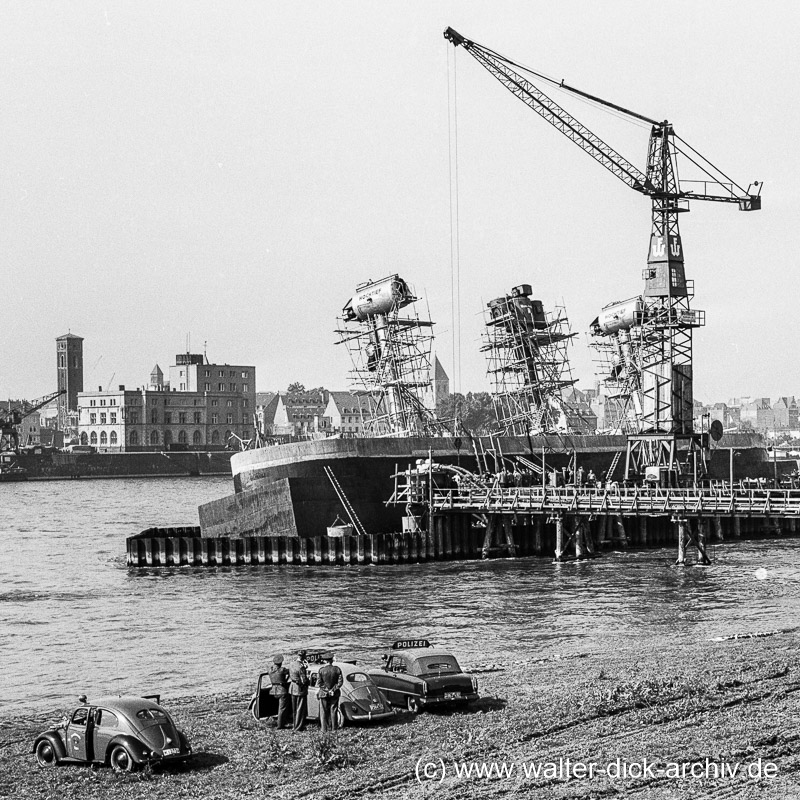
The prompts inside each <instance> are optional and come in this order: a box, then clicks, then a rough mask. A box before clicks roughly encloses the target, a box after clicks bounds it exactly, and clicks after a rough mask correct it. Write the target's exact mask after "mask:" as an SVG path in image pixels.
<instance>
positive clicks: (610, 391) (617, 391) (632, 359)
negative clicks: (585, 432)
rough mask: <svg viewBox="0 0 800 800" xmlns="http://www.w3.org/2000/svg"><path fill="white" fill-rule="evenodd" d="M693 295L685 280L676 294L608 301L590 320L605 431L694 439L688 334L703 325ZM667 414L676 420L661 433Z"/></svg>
mask: <svg viewBox="0 0 800 800" xmlns="http://www.w3.org/2000/svg"><path fill="white" fill-rule="evenodd" d="M693 296H694V285H693V281H690V280H687V281H686V282H685V294H684V295H682V296H678V297H671V298H669V297H668V298H664V297H633V298H630V299H629V300H623V301H621V302H615V303H610V304H609V305H607V306H605V307H604V308H603V309H602V311H601V312H600V314H599V316H598V317H597V318H596V319H595V320H594V321H593V322H592V326H591V328H592V331H591V333H592V341H591V347H592V348H593V350H594V351H595V354H596V357H595V363H596V365H597V373H598V377H599V378H600V379H601V382H602V385H603V387H604V391H603V395H604V397H605V402H606V415H605V417H606V429H607V431H608V432H609V433H625V434H628V435H634V434H642V433H651V432H652V433H663V434H665V435H666V434H671V435H675V436H678V437H681V436H684V437H685V436H689V437H691V436H693V435H694V434H693V432H692V431H691V428H690V427H689V423H688V422H687V420H691V416H692V409H691V407H690V406H691V403H692V394H691V380H692V331H693V330H694V328H698V327H701V326H702V325H704V324H705V312H703V311H698V310H696V309H691V308H690V307H689V302H690V300H691V298H692V297H693ZM670 415H672V417H674V419H676V420H680V421H681V425H680V426H677V425H676V429H675V430H672V431H670V430H665V428H666V422H665V420H667V419H669V418H671V416H670ZM687 427H688V428H689V429H688V430H687ZM660 463H661V461H660V460H657V461H655V462H653V464H654V465H655V464H660Z"/></svg>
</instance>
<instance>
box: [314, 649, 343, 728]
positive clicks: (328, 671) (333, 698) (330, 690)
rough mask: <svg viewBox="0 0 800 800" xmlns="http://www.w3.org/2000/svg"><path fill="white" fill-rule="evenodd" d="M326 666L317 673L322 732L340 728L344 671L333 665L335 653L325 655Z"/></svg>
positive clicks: (323, 658)
mask: <svg viewBox="0 0 800 800" xmlns="http://www.w3.org/2000/svg"><path fill="white" fill-rule="evenodd" d="M322 660H323V661H324V662H325V664H324V665H323V666H322V667H320V670H319V672H318V673H317V698H318V699H319V724H320V727H321V728H322V732H323V733H326V732H327V731H335V730H336V728H337V727H338V726H337V724H336V722H337V717H338V714H339V697H340V694H341V692H340V690H341V688H342V683H343V681H344V679H343V677H342V671H341V670H340V669H339V667H337V666H336V665H335V664H334V663H333V653H324V654H323V656H322Z"/></svg>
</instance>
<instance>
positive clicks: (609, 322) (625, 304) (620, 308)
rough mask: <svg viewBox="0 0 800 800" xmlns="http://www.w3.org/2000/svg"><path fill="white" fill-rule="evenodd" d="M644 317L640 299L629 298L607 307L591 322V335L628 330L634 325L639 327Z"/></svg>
mask: <svg viewBox="0 0 800 800" xmlns="http://www.w3.org/2000/svg"><path fill="white" fill-rule="evenodd" d="M643 317H644V305H643V303H642V298H641V297H631V298H630V300H623V301H622V302H620V303H611V304H610V305H607V306H606V307H605V308H604V309H603V310H602V311H601V312H600V314H598V316H597V318H596V319H595V320H594V321H593V322H592V325H591V328H592V333H594V334H595V336H600V335H602V334H609V333H616V332H617V331H622V330H628V329H630V328H632V327H633V326H634V325H641V324H642V320H643Z"/></svg>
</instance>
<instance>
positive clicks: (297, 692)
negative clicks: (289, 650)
mask: <svg viewBox="0 0 800 800" xmlns="http://www.w3.org/2000/svg"><path fill="white" fill-rule="evenodd" d="M305 660H306V651H305V650H301V651H300V652H299V653H298V654H297V660H296V661H292V663H291V664H289V680H290V681H291V685H290V686H289V694H290V695H291V697H292V719H293V721H294V722H293V729H294V730H296V731H302V730H305V727H306V717H307V716H308V673H307V672H306V665H305V663H304V662H305Z"/></svg>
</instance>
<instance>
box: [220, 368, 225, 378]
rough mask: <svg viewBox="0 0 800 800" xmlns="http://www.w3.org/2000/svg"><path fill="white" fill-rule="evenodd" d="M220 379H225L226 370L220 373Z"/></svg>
mask: <svg viewBox="0 0 800 800" xmlns="http://www.w3.org/2000/svg"><path fill="white" fill-rule="evenodd" d="M219 377H220V378H224V377H225V370H224V369H221V370H220V371H219Z"/></svg>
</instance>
